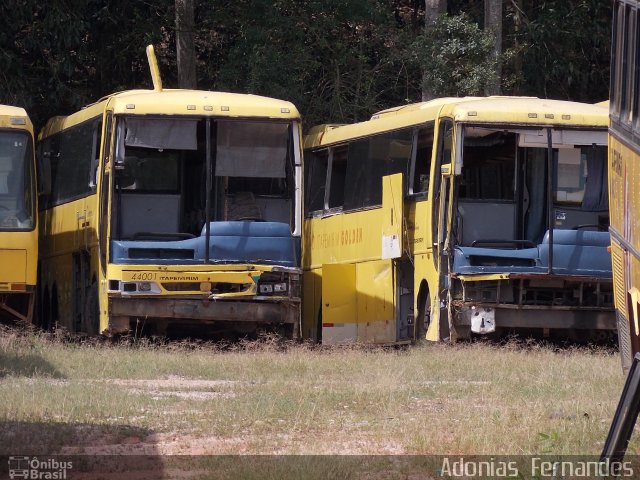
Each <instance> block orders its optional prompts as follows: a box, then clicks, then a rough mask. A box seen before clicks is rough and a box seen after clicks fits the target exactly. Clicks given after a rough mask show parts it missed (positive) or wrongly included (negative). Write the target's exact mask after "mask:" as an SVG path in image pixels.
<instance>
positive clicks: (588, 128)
mask: <svg viewBox="0 0 640 480" xmlns="http://www.w3.org/2000/svg"><path fill="white" fill-rule="evenodd" d="M607 121H608V120H607V109H606V108H603V107H601V106H595V105H585V104H580V103H573V102H565V101H553V100H542V99H538V98H524V97H520V98H518V97H488V98H444V99H437V100H433V101H430V102H426V103H419V104H413V105H407V106H402V107H398V108H392V109H389V110H385V111H382V112H379V113H377V114H375V115H373V117H372V118H371V119H370V120H369V121H366V122H362V123H357V124H353V125H344V126H336V125H327V126H318V127H314V128H313V129H311V130H310V131H309V133H308V135H307V136H306V137H305V139H304V142H305V143H304V147H305V213H304V214H305V224H304V235H303V238H305V248H304V249H303V271H304V282H303V283H304V295H303V298H304V306H303V318H304V323H303V336H304V337H306V338H312V339H315V340H321V341H322V342H323V343H329V344H331V343H347V342H354V341H358V342H365V343H380V344H397V343H403V342H410V341H412V340H414V339H415V338H425V337H426V339H428V340H433V341H439V340H451V341H453V340H455V339H456V338H461V337H468V336H470V335H471V334H488V333H491V332H494V331H496V330H498V331H504V330H511V329H519V330H520V331H522V329H526V330H531V331H534V332H535V333H539V334H541V335H554V334H556V333H557V332H558V331H563V332H565V333H566V332H570V333H571V334H572V335H577V336H584V335H586V334H587V333H589V334H591V332H594V331H595V332H598V334H601V333H604V334H605V335H610V334H613V333H614V332H615V318H614V314H613V298H612V280H611V258H610V253H609V252H608V246H609V234H608V232H607V228H608V225H609V221H608V210H607V208H608V204H607V168H606V163H607V162H606V154H607V147H606V145H607Z"/></svg>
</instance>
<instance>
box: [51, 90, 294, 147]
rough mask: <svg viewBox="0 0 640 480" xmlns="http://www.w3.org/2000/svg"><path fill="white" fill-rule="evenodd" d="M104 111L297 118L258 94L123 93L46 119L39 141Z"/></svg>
mask: <svg viewBox="0 0 640 480" xmlns="http://www.w3.org/2000/svg"><path fill="white" fill-rule="evenodd" d="M106 109H109V110H113V112H114V113H115V114H127V115H185V116H187V115H188V116H199V117H202V116H212V117H229V118H234V117H241V118H250V117H253V118H272V119H290V120H296V119H300V113H299V112H298V109H297V108H296V107H295V106H294V105H293V104H292V103H291V102H287V101H285V100H278V99H275V98H269V97H261V96H259V95H251V94H240V93H226V92H208V91H204V90H177V89H176V90H172V89H165V90H160V91H157V90H127V91H124V92H119V93H114V94H111V95H108V96H106V97H103V98H101V99H100V100H99V101H98V102H96V103H94V104H91V105H88V106H87V107H85V108H83V109H82V110H80V111H78V112H76V113H73V114H71V115H69V116H66V117H53V118H51V119H49V121H48V122H47V124H46V125H45V127H44V128H43V129H42V131H41V132H40V138H44V137H46V136H48V135H50V134H52V133H54V132H56V131H59V130H61V129H63V128H68V127H71V126H73V125H77V124H79V123H82V122H84V121H86V120H88V119H90V118H94V117H95V116H97V115H99V114H101V113H102V112H104V111H105V110H106Z"/></svg>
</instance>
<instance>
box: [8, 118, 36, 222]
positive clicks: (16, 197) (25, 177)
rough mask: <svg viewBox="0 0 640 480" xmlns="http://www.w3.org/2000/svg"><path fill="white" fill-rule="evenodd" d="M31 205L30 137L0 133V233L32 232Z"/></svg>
mask: <svg viewBox="0 0 640 480" xmlns="http://www.w3.org/2000/svg"><path fill="white" fill-rule="evenodd" d="M34 203H35V196H34V177H33V144H32V141H31V137H30V136H29V135H28V134H27V133H25V132H16V131H0V230H31V229H32V228H33V227H34Z"/></svg>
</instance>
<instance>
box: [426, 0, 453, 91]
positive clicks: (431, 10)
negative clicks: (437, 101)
mask: <svg viewBox="0 0 640 480" xmlns="http://www.w3.org/2000/svg"><path fill="white" fill-rule="evenodd" d="M424 3H425V15H424V28H425V30H426V31H428V30H429V29H430V28H431V27H432V26H433V24H434V23H435V21H436V20H437V19H438V17H439V16H440V15H444V14H445V13H447V0H425V1H424ZM422 68H423V69H426V68H429V67H428V65H423V66H422ZM423 79H424V77H423ZM434 97H435V95H434V93H433V92H432V91H431V89H429V87H428V86H427V85H426V84H425V82H424V81H423V82H422V101H423V102H426V101H428V100H431V99H433V98H434Z"/></svg>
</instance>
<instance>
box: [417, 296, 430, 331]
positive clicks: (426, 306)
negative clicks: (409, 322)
mask: <svg viewBox="0 0 640 480" xmlns="http://www.w3.org/2000/svg"><path fill="white" fill-rule="evenodd" d="M418 302H419V303H418V316H417V317H416V326H415V329H416V332H415V334H416V341H421V340H425V339H426V338H425V337H426V335H427V330H429V326H430V325H431V297H430V296H429V292H428V290H423V291H421V292H420V295H419V298H418Z"/></svg>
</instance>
